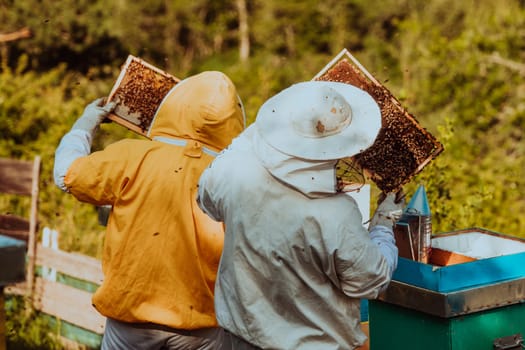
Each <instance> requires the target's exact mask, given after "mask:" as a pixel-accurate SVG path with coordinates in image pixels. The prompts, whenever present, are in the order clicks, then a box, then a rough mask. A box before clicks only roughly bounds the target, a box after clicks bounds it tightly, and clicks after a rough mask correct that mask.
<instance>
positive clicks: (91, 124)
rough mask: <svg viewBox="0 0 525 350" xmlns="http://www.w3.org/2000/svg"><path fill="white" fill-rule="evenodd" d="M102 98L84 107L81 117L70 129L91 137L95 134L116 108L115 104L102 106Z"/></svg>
mask: <svg viewBox="0 0 525 350" xmlns="http://www.w3.org/2000/svg"><path fill="white" fill-rule="evenodd" d="M104 100H105V99H104V98H103V97H101V98H98V99H96V100H95V101H93V102H91V103H90V104H89V105H87V106H86V108H85V109H84V112H83V113H82V115H81V116H80V117H79V118H78V119H77V121H76V122H75V124H73V127H72V129H82V130H85V131H87V132H89V133H90V134H91V135H93V134H94V133H95V130H96V128H97V127H98V126H99V124H100V123H102V121H103V120H104V119H105V118H106V117H107V116H108V114H109V113H111V112H112V111H113V110H114V109H115V106H116V103H115V102H109V103H108V104H106V105H104Z"/></svg>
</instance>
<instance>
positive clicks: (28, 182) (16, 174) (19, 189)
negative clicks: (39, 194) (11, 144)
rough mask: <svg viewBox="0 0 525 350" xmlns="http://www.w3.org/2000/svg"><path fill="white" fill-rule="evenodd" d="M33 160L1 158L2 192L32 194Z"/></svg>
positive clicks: (0, 188) (0, 186) (0, 176)
mask: <svg viewBox="0 0 525 350" xmlns="http://www.w3.org/2000/svg"><path fill="white" fill-rule="evenodd" d="M32 181H33V161H27V160H18V159H9V158H0V192H2V193H9V194H20V195H26V196H29V195H31V190H32V185H33V182H32Z"/></svg>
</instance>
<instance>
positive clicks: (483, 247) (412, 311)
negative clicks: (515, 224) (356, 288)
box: [368, 228, 525, 350]
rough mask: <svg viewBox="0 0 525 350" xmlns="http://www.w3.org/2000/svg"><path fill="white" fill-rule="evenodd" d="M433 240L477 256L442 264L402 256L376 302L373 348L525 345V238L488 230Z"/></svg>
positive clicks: (458, 349) (454, 349)
mask: <svg viewBox="0 0 525 350" xmlns="http://www.w3.org/2000/svg"><path fill="white" fill-rule="evenodd" d="M432 241H433V242H432V246H433V247H439V249H440V250H449V251H450V252H451V253H453V254H458V255H461V256H467V257H470V258H472V259H471V260H470V261H468V262H459V263H455V264H453V265H447V266H437V265H433V261H432V259H431V260H430V263H429V264H423V263H420V262H417V261H412V260H409V259H404V258H400V261H399V265H398V268H397V270H396V272H395V274H394V278H393V280H392V283H391V284H390V286H389V288H388V290H387V291H386V292H385V293H384V294H382V295H381V296H380V298H379V299H378V300H374V301H370V303H369V310H368V311H369V327H370V349H371V350H379V349H403V350H409V349H414V350H420V349H425V350H434V349H435V350H483V349H487V350H489V349H522V347H521V344H522V337H523V336H524V335H525V303H524V302H525V241H523V240H520V239H517V238H515V237H509V236H506V235H502V234H499V233H495V232H491V231H487V230H484V229H480V228H472V229H466V230H461V231H455V232H450V233H445V234H441V235H436V236H433V238H432Z"/></svg>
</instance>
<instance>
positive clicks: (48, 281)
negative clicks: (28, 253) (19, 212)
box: [6, 244, 105, 349]
mask: <svg viewBox="0 0 525 350" xmlns="http://www.w3.org/2000/svg"><path fill="white" fill-rule="evenodd" d="M46 245H48V244H46ZM35 258H36V267H37V268H36V271H37V273H36V274H35V281H34V287H33V292H32V293H30V292H29V291H28V290H27V283H22V284H17V285H14V286H10V287H6V294H18V295H29V296H31V297H32V298H31V299H32V303H33V307H34V308H35V309H36V310H38V311H41V312H43V313H45V314H47V315H49V316H51V317H52V318H54V319H55V320H56V322H60V329H61V340H62V342H63V343H64V346H65V348H67V349H83V348H97V347H98V346H99V342H100V340H101V336H102V334H103V333H104V326H105V318H104V317H103V316H102V315H100V314H99V313H98V312H97V311H96V310H95V308H94V307H93V306H92V304H91V296H92V293H93V292H94V290H95V289H96V288H97V287H98V286H99V285H100V284H101V282H102V279H103V275H102V267H101V263H100V261H99V260H98V259H95V258H92V257H89V256H86V255H82V254H78V253H69V252H64V251H61V250H59V249H58V247H56V246H55V247H52V246H45V245H43V244H38V245H37V248H36V254H35Z"/></svg>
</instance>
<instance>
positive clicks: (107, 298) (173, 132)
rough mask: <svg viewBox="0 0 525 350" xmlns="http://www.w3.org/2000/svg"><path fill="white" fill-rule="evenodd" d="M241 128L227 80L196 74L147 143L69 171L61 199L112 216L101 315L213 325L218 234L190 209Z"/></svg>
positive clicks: (86, 160)
mask: <svg viewBox="0 0 525 350" xmlns="http://www.w3.org/2000/svg"><path fill="white" fill-rule="evenodd" d="M244 123H245V121H244V112H243V109H242V105H241V102H240V99H239V98H238V95H237V92H236V89H235V87H234V85H233V83H232V82H231V80H230V79H229V78H228V77H226V76H225V75H224V74H222V73H220V72H216V71H210V72H203V73H200V74H197V75H195V76H192V77H190V78H187V79H185V80H183V81H181V82H179V83H178V84H177V85H176V86H175V87H174V88H173V89H172V90H171V91H170V92H169V94H168V95H167V97H166V98H165V99H164V101H163V102H162V104H161V106H160V107H159V109H158V111H157V114H156V116H155V119H154V120H153V122H152V125H151V128H150V131H149V135H148V136H149V137H150V138H151V140H131V139H126V140H122V141H119V142H117V143H115V144H112V145H110V146H108V147H106V148H105V149H104V150H102V151H98V152H94V153H92V154H90V155H88V156H85V157H81V158H78V159H77V160H75V161H74V162H73V164H72V165H71V167H70V168H69V169H68V171H67V173H66V176H65V178H64V183H65V185H66V186H67V189H68V190H69V191H70V192H71V193H72V194H73V195H74V196H75V197H76V198H78V199H79V200H81V201H84V202H88V203H92V204H96V205H112V206H113V208H112V212H111V214H110V217H109V221H108V225H107V232H106V236H105V242H104V251H103V257H102V267H103V272H104V281H103V283H102V285H101V286H100V288H99V289H98V290H97V291H96V293H95V294H94V296H93V305H94V306H95V308H96V309H97V310H98V311H99V312H100V313H101V314H102V315H104V316H106V317H110V318H113V319H116V320H120V321H123V322H151V323H155V324H161V325H166V326H169V327H173V328H178V329H198V328H206V327H213V326H216V325H217V321H216V319H215V313H214V305H213V291H214V283H215V277H216V273H217V267H218V263H219V260H220V255H221V252H222V246H223V238H224V231H223V226H222V224H221V223H218V222H216V221H212V220H211V219H210V218H209V217H208V216H206V215H205V214H204V213H203V212H202V211H201V210H200V209H199V208H198V206H197V203H196V193H197V183H198V180H199V176H200V175H201V173H202V171H203V170H204V169H205V168H206V167H207V166H208V164H209V163H210V162H211V161H212V160H213V158H214V154H216V152H219V151H220V150H222V149H223V148H225V147H226V146H227V145H229V143H230V142H231V140H232V139H233V138H234V137H235V136H237V135H238V134H239V133H240V132H241V131H242V129H243V128H244Z"/></svg>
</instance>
